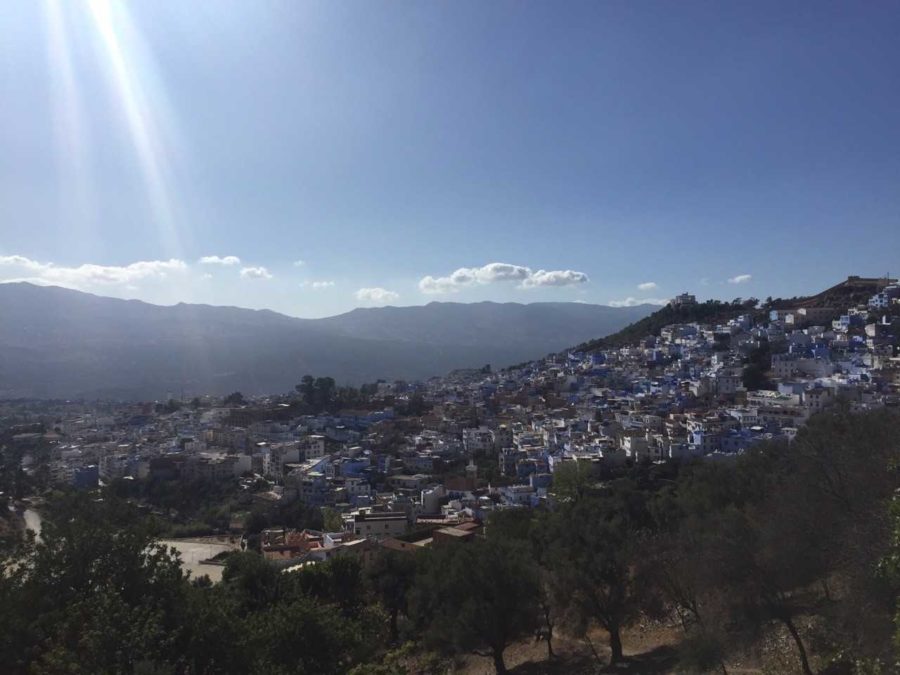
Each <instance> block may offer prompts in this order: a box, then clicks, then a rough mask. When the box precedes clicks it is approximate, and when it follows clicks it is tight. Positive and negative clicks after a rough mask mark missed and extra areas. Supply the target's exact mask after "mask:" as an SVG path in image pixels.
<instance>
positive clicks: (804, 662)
mask: <svg viewBox="0 0 900 675" xmlns="http://www.w3.org/2000/svg"><path fill="white" fill-rule="evenodd" d="M781 621H782V623H784V625H785V626H787V629H788V631H789V632H790V634H791V637H792V638H794V642H795V643H797V651H799V652H800V666H801V667H802V668H803V674H804V675H813V671H812V668H810V667H809V659H808V658H807V656H806V647H804V646H803V640H802V639H801V638H800V633H799V631H798V630H797V627H796V626H795V625H794V622H793V621H791V619H790V617H786V618H783V619H782V620H781Z"/></svg>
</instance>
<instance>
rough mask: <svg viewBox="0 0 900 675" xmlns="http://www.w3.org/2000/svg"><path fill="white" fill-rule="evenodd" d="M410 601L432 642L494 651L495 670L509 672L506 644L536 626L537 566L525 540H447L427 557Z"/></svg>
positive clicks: (451, 647)
mask: <svg viewBox="0 0 900 675" xmlns="http://www.w3.org/2000/svg"><path fill="white" fill-rule="evenodd" d="M411 605H412V607H413V610H412V611H413V614H414V616H416V617H417V618H418V621H419V623H420V625H421V626H423V628H424V630H425V634H426V639H427V641H428V642H430V643H432V644H436V645H439V646H442V647H443V648H445V649H449V650H458V651H469V650H471V651H475V652H476V653H479V654H483V655H485V656H490V657H491V658H492V659H493V662H494V667H495V669H496V671H497V673H498V674H502V673H506V664H505V661H504V658H503V653H504V651H505V650H506V647H507V646H508V645H509V644H510V643H511V642H512V641H513V640H515V639H517V638H519V637H521V636H523V635H525V634H527V633H529V632H531V631H532V630H533V629H534V627H535V626H536V625H537V620H538V611H539V610H538V606H537V576H536V570H535V568H534V565H533V564H532V562H531V560H530V557H529V555H528V551H527V549H526V547H524V546H523V545H517V544H513V543H511V542H507V541H502V540H499V541H497V540H490V539H489V540H486V541H484V540H476V541H474V542H471V543H467V544H460V545H447V546H445V547H442V548H438V549H435V550H434V551H433V552H432V555H431V556H430V558H428V560H427V561H426V564H425V568H424V570H422V572H420V574H419V575H418V576H417V578H416V584H415V587H414V590H413V596H412V603H411ZM485 650H486V651H485Z"/></svg>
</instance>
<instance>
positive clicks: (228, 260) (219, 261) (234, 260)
mask: <svg viewBox="0 0 900 675" xmlns="http://www.w3.org/2000/svg"><path fill="white" fill-rule="evenodd" d="M198 262H199V263H200V264H201V265H225V266H227V267H231V266H232V265H240V264H241V259H240V258H238V257H237V256H236V255H226V256H225V257H224V258H220V257H219V256H217V255H205V256H203V257H202V258H200V260H199V261H198Z"/></svg>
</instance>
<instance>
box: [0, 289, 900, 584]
mask: <svg viewBox="0 0 900 675" xmlns="http://www.w3.org/2000/svg"><path fill="white" fill-rule="evenodd" d="M854 279H857V280H858V278H854V277H851V278H850V279H849V280H848V283H849V284H850V285H852V284H853V282H854ZM865 281H866V282H868V283H870V284H873V285H874V286H875V287H876V288H877V292H876V293H874V294H873V295H871V296H870V297H869V298H868V300H867V301H866V302H865V303H858V304H853V305H851V306H815V307H812V306H799V307H797V308H790V307H779V308H773V309H766V307H765V306H764V305H763V304H760V305H757V306H748V303H746V302H741V301H739V300H736V301H735V302H734V303H731V305H730V307H731V308H733V312H732V314H733V316H732V318H729V319H728V320H726V321H723V322H721V323H703V322H684V323H675V324H669V325H665V326H663V327H662V328H661V329H660V330H659V334H658V335H647V336H645V337H643V338H642V339H640V340H639V341H638V342H636V343H634V344H629V345H627V346H622V347H616V348H607V349H597V350H592V351H577V350H570V351H566V352H564V353H560V354H555V355H550V356H547V357H546V358H543V359H540V360H537V361H534V362H530V363H527V364H523V365H520V366H517V367H512V368H508V369H504V370H494V369H491V367H490V366H484V367H483V368H479V369H473V370H466V371H456V372H453V373H450V374H448V375H447V376H444V377H437V378H433V379H430V380H428V381H425V382H383V381H382V382H377V383H375V384H373V385H369V386H368V387H366V388H364V392H363V395H360V396H358V397H356V399H355V407H341V408H339V409H334V408H335V406H334V405H332V406H330V408H331V409H327V408H329V406H328V405H325V406H324V407H325V408H326V409H325V410H321V411H318V412H310V406H309V405H307V403H309V402H308V401H306V402H305V401H304V396H305V395H309V394H310V392H312V391H313V389H314V387H316V386H319V385H322V386H323V387H324V388H325V389H326V390H327V392H326V396H327V397H330V396H332V395H333V393H334V391H336V389H335V388H334V386H333V385H334V383H333V381H332V382H330V383H328V382H325V380H323V379H322V378H320V379H319V380H313V378H307V380H306V385H305V386H306V387H307V390H306V392H304V388H303V386H300V385H298V387H297V391H295V392H291V393H290V394H286V395H278V396H272V397H269V398H266V399H257V400H244V399H243V397H242V396H240V395H239V394H236V395H233V396H231V397H228V398H227V399H225V401H223V400H222V399H213V398H211V397H198V398H195V399H193V400H192V401H177V400H171V397H170V400H168V401H167V402H163V403H115V402H87V401H82V402H72V401H49V402H48V401H44V402H35V401H7V402H4V403H2V404H0V421H2V423H3V426H4V427H5V428H7V429H9V430H11V432H12V433H11V435H10V437H9V438H10V443H11V446H12V447H13V448H17V449H18V450H19V451H20V453H19V455H18V456H19V457H21V469H22V470H23V471H24V474H25V475H27V476H29V477H30V478H31V479H32V480H39V479H40V480H43V481H44V482H45V483H46V484H47V485H50V486H53V485H56V486H71V487H72V488H75V489H78V490H91V489H94V488H97V487H98V486H101V485H110V484H113V483H117V482H118V483H120V484H127V483H135V484H137V483H163V484H167V485H170V486H181V488H183V489H185V490H195V489H197V486H201V485H209V484H214V485H217V486H220V487H221V493H222V494H227V495H228V496H229V502H228V503H229V507H228V509H227V513H225V514H224V516H223V515H222V514H221V513H220V514H219V520H218V521H217V522H207V524H206V526H205V527H204V526H203V524H202V523H201V524H200V526H199V528H198V531H197V534H206V535H219V536H222V535H226V536H231V537H232V538H233V539H234V540H236V541H237V540H240V544H241V546H242V547H245V548H246V547H248V546H252V547H255V548H258V550H260V552H261V553H262V554H263V556H265V557H266V558H268V559H270V560H271V561H273V562H275V563H277V564H278V565H279V566H282V567H283V568H284V569H287V570H290V569H298V568H299V567H302V566H304V565H307V564H310V563H315V562H317V561H323V560H327V559H329V558H331V557H333V556H336V555H344V554H349V555H359V556H366V555H368V554H369V553H370V552H371V551H373V550H375V549H377V548H378V547H382V548H387V549H391V550H396V551H410V552H412V551H415V550H417V549H419V548H422V547H429V546H435V547H437V546H443V545H447V544H449V543H451V542H460V541H467V540H470V539H472V538H473V537H476V536H477V534H478V532H479V530H480V529H481V528H482V527H483V524H484V523H485V522H486V521H487V519H488V516H489V515H490V513H491V512H493V511H497V510H503V509H514V508H536V507H540V506H542V505H545V504H546V503H547V502H548V500H550V501H552V499H553V485H554V475H555V474H557V473H558V472H559V471H560V470H561V467H563V466H565V465H567V464H574V465H576V466H577V467H578V468H579V469H584V470H586V471H588V472H589V473H590V475H591V476H593V477H594V478H595V479H596V480H598V481H599V480H603V479H604V477H605V476H608V475H610V473H611V472H615V470H616V468H617V467H622V466H625V465H633V464H641V463H654V462H665V461H668V460H672V459H691V458H696V459H700V460H702V461H707V462H728V461H731V460H732V459H733V458H735V457H737V456H739V455H741V454H742V453H744V452H745V451H746V450H747V449H748V448H751V447H752V446H754V445H755V444H757V443H760V442H762V441H766V440H773V439H784V440H787V441H790V440H791V439H792V438H793V437H794V436H795V435H796V434H797V432H798V430H799V429H800V428H801V427H803V426H804V425H805V424H806V422H807V421H808V420H809V419H810V418H811V417H812V416H813V415H816V414H817V413H820V412H822V411H824V410H826V409H829V408H831V407H832V406H848V407H849V408H850V409H851V410H854V411H864V410H870V409H874V408H880V407H885V406H897V405H898V402H900V396H898V392H900V357H898V355H897V343H898V335H900V285H898V283H897V281H896V280H894V279H868V280H865ZM753 304H754V305H756V303H753ZM782 304H783V303H782ZM807 304H808V303H807ZM697 305H698V302H697V300H696V298H695V297H694V296H693V295H691V294H688V293H684V294H682V295H679V296H677V297H675V298H673V299H672V300H671V302H670V306H671V307H675V308H679V309H680V310H682V311H686V312H687V313H688V314H689V313H690V310H691V308H692V307H694V306H697ZM298 379H299V377H298ZM326 379H327V378H326ZM323 382H324V384H322V383H323ZM328 392H330V393H328ZM327 403H328V401H326V404H327ZM7 496H8V497H10V498H13V497H15V495H7ZM289 505H299V506H300V507H302V508H304V509H308V510H313V511H321V512H324V513H326V517H325V519H324V522H323V524H322V525H321V527H318V528H315V527H297V526H289V525H288V524H286V523H283V522H278V516H277V514H278V513H281V512H282V511H283V510H284V508H286V507H288V506H289ZM207 506H209V505H207ZM212 506H216V505H215V504H213V505H212ZM148 508H151V509H152V510H153V511H154V513H156V514H157V515H159V516H160V517H161V518H163V519H166V520H167V521H169V522H172V523H184V522H186V521H187V520H188V519H194V520H196V515H195V514H186V513H182V512H179V510H178V509H177V508H172V507H169V508H163V507H160V506H159V505H158V504H156V505H154V504H153V503H152V501H151V502H149V503H148ZM260 513H261V514H266V518H265V520H264V521H263V523H262V526H261V527H259V528H256V529H258V531H257V532H253V535H254V537H249V536H248V533H250V531H251V530H252V529H254V528H251V527H249V521H250V520H252V516H253V515H254V514H260ZM201 520H202V519H201ZM298 566H299V567H298Z"/></svg>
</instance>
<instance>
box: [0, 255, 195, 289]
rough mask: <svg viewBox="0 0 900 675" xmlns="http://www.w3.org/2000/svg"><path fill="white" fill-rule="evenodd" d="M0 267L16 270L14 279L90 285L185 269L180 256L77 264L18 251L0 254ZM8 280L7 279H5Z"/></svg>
mask: <svg viewBox="0 0 900 675" xmlns="http://www.w3.org/2000/svg"><path fill="white" fill-rule="evenodd" d="M0 267H3V268H10V269H11V270H16V271H18V275H17V280H21V281H33V282H36V283H43V284H54V285H58V286H67V287H70V288H89V287H93V286H114V285H123V286H124V285H129V284H131V285H133V284H134V283H135V282H137V281H141V280H143V279H149V278H156V279H164V278H166V276H167V275H168V274H170V273H175V272H184V271H186V270H187V269H188V266H187V264H186V263H185V262H184V261H183V260H178V259H176V258H172V259H170V260H141V261H138V262H133V263H131V264H129V265H95V264H91V263H85V264H83V265H78V266H77V267H67V266H63V265H55V264H53V263H50V262H48V263H43V262H39V261H37V260H32V259H31V258H27V257H25V256H21V255H7V256H0ZM7 281H9V279H7Z"/></svg>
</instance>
